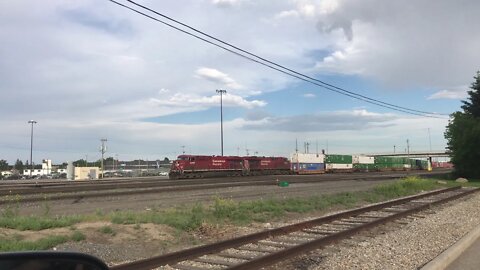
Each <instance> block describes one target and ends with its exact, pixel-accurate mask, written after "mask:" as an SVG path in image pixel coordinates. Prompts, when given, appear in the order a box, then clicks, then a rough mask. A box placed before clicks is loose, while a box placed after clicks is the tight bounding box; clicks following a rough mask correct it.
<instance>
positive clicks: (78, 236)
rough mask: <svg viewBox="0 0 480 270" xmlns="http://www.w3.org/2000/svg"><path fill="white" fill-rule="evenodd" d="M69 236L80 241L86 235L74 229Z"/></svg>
mask: <svg viewBox="0 0 480 270" xmlns="http://www.w3.org/2000/svg"><path fill="white" fill-rule="evenodd" d="M70 238H71V239H72V240H73V241H75V242H80V241H83V240H85V239H86V238H87V237H86V236H85V235H84V234H83V233H82V232H80V231H74V232H73V233H72V235H71V236H70Z"/></svg>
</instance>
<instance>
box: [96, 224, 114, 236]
mask: <svg viewBox="0 0 480 270" xmlns="http://www.w3.org/2000/svg"><path fill="white" fill-rule="evenodd" d="M98 231H99V232H101V233H104V234H110V235H112V236H113V235H115V234H117V233H116V232H115V231H114V230H113V228H112V227H110V226H102V227H101V228H100V229H98Z"/></svg>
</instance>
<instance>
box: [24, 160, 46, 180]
mask: <svg viewBox="0 0 480 270" xmlns="http://www.w3.org/2000/svg"><path fill="white" fill-rule="evenodd" d="M50 174H52V160H51V159H44V160H42V168H41V169H33V171H32V175H35V176H39V175H50ZM23 175H30V169H25V170H23Z"/></svg>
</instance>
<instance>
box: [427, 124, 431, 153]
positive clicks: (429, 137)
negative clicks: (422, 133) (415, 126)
mask: <svg viewBox="0 0 480 270" xmlns="http://www.w3.org/2000/svg"><path fill="white" fill-rule="evenodd" d="M428 143H429V144H430V152H432V137H431V136H430V128H428Z"/></svg>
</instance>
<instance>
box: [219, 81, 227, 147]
mask: <svg viewBox="0 0 480 270" xmlns="http://www.w3.org/2000/svg"><path fill="white" fill-rule="evenodd" d="M217 93H219V94H220V140H221V145H222V156H223V94H226V93H227V90H223V89H217Z"/></svg>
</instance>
